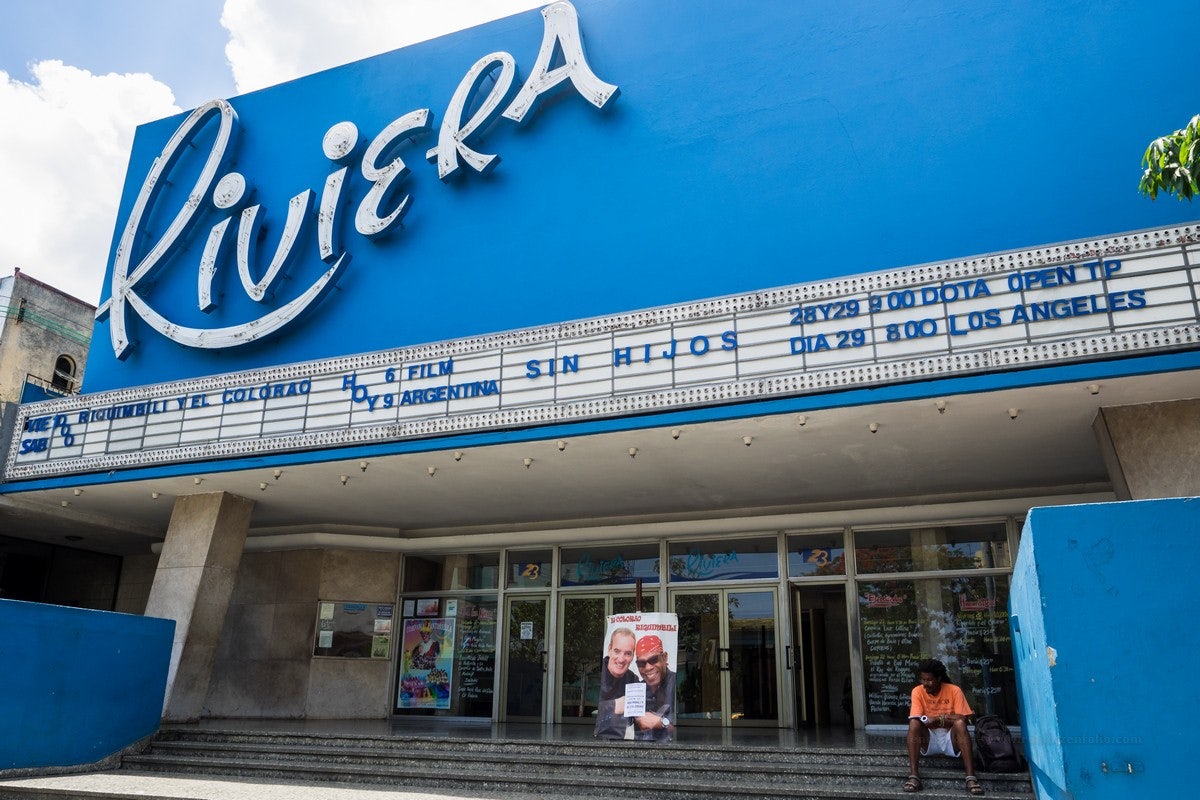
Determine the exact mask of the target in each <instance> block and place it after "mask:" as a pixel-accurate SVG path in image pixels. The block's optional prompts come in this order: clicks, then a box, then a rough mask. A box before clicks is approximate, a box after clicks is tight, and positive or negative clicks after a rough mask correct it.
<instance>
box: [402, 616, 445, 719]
mask: <svg viewBox="0 0 1200 800" xmlns="http://www.w3.org/2000/svg"><path fill="white" fill-rule="evenodd" d="M453 674H454V620H453V619H452V618H446V617H440V618H436V619H406V620H404V638H403V640H402V644H401V650H400V692H399V702H397V704H396V706H397V708H441V709H446V708H450V689H451V686H450V681H451V677H450V676H451V675H453Z"/></svg>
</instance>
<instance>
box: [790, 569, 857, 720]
mask: <svg viewBox="0 0 1200 800" xmlns="http://www.w3.org/2000/svg"><path fill="white" fill-rule="evenodd" d="M791 591H792V624H793V629H792V641H793V642H795V644H794V645H793V646H792V648H793V649H792V653H791V657H792V663H791V665H790V666H791V670H792V673H791V674H792V677H793V679H794V680H795V682H796V692H795V694H796V721H797V723H798V724H800V725H801V726H805V727H826V726H829V725H835V724H846V725H852V724H853V722H854V703H853V697H852V693H851V689H852V687H851V678H850V641H849V636H848V634H847V629H848V626H847V622H846V587H845V586H844V585H842V584H836V585H824V586H822V585H816V586H813V585H808V586H803V587H801V586H793V587H792V590H791Z"/></svg>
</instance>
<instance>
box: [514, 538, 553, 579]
mask: <svg viewBox="0 0 1200 800" xmlns="http://www.w3.org/2000/svg"><path fill="white" fill-rule="evenodd" d="M553 563H554V557H553V554H552V553H551V551H550V548H548V547H546V548H539V549H537V550H509V551H508V582H507V584H506V585H507V586H508V588H509V589H525V588H529V589H532V588H541V587H546V586H549V585H550V584H551V583H552V582H553V579H554V573H553V571H552V568H553V567H552V565H553Z"/></svg>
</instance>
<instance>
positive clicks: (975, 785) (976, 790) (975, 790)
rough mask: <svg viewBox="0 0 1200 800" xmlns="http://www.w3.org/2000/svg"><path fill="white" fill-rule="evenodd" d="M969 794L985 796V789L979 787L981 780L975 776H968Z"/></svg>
mask: <svg viewBox="0 0 1200 800" xmlns="http://www.w3.org/2000/svg"><path fill="white" fill-rule="evenodd" d="M967 794H972V795H975V796H977V797H978V796H979V795H981V794H983V787H982V786H980V785H979V779H978V778H976V777H975V776H974V775H968V776H967Z"/></svg>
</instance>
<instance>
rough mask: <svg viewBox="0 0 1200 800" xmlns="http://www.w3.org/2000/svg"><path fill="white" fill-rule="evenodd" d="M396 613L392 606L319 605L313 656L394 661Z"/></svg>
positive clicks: (374, 604)
mask: <svg viewBox="0 0 1200 800" xmlns="http://www.w3.org/2000/svg"><path fill="white" fill-rule="evenodd" d="M395 610H396V608H395V606H394V605H392V604H391V603H362V602H336V601H331V600H321V601H319V602H318V603H317V635H316V639H315V641H314V642H313V655H314V656H324V657H327V658H374V659H388V658H390V657H391V655H392V619H393V617H394V615H395Z"/></svg>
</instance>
